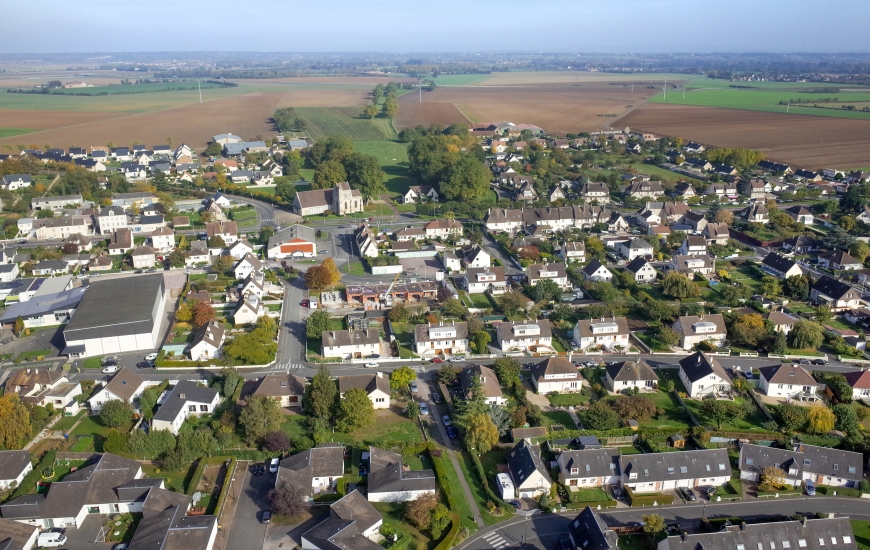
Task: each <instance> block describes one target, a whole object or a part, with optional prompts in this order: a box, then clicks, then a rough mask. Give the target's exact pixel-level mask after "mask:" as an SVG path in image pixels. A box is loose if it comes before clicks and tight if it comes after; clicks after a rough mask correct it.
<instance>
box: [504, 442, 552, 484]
mask: <svg viewBox="0 0 870 550" xmlns="http://www.w3.org/2000/svg"><path fill="white" fill-rule="evenodd" d="M508 473H510V476H511V480H512V481H513V482H514V487H515V488H516V491H517V496H518V497H519V498H538V497H539V496H541V495H542V494H546V493H549V492H550V487H551V486H552V485H553V480H552V479H551V478H550V473H549V471H548V470H547V467H546V465H545V464H544V461H543V460H541V447H540V446H538V445H532V444H531V443H530V442H529V441H528V440H525V439H524V440H522V441H520V442H519V443H517V444H516V446H514V448H513V449H512V450H511V453H510V456H509V457H508Z"/></svg>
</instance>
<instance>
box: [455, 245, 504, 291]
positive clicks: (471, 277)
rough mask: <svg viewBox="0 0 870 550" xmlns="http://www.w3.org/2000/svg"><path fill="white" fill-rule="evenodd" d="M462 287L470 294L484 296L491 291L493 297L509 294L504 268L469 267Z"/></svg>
mask: <svg viewBox="0 0 870 550" xmlns="http://www.w3.org/2000/svg"><path fill="white" fill-rule="evenodd" d="M446 256H447V255H446V253H445V257H446ZM462 285H463V286H464V287H465V288H466V289H467V290H468V293H469V294H483V293H484V292H487V291H489V292H490V293H491V294H493V295H498V294H504V293H505V292H507V280H506V279H505V276H504V268H503V267H469V268H468V269H466V270H465V276H464V277H463V279H462Z"/></svg>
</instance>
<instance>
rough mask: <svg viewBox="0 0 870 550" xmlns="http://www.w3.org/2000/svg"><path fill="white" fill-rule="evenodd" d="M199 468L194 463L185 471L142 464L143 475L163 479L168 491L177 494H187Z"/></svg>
mask: <svg viewBox="0 0 870 550" xmlns="http://www.w3.org/2000/svg"><path fill="white" fill-rule="evenodd" d="M197 466H198V463H196V462H194V463H193V464H191V465H190V467H189V468H187V469H185V470H163V469H161V468H160V467H159V466H157V465H155V464H142V475H143V477H150V478H158V477H162V478H163V479H164V480H165V485H166V488H167V489H169V490H170V491H175V492H176V493H186V492H187V489H188V485H190V482H191V481H192V480H193V474H194V472H196V467H197Z"/></svg>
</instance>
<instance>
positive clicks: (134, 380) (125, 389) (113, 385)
mask: <svg viewBox="0 0 870 550" xmlns="http://www.w3.org/2000/svg"><path fill="white" fill-rule="evenodd" d="M149 385H151V384H149V383H148V381H146V380H145V379H144V378H142V377H141V376H139V375H138V374H136V372H135V371H132V370H130V369H128V368H127V367H121V370H119V371H118V372H116V373H115V375H114V376H112V379H111V380H109V383H108V384H106V385H105V386H103V387H102V388H100V389H99V390H97V391H96V392H95V393H94V394H93V395H92V396H91V397H90V398H89V399H88V405H89V406H90V407H91V411H92V412H95V413H98V412H100V409H102V408H103V405H105V404H106V402H107V401H111V400H114V399H118V400H121V401H126V402H127V403H130V404H133V403H134V402H135V401H136V400H138V399H139V396H141V395H142V392H143V391H145V388H147V387H148V386H149Z"/></svg>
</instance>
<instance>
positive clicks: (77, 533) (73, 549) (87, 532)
mask: <svg viewBox="0 0 870 550" xmlns="http://www.w3.org/2000/svg"><path fill="white" fill-rule="evenodd" d="M107 517H108V516H105V515H101V514H89V515H87V516H85V520H84V521H83V522H82V526H81V527H80V528H79V529H75V528H72V527H69V528H67V530H66V532H65V534H66V538H67V541H66V544H64V545H63V547H64V548H67V549H68V550H94V549H95V548H96V549H105V550H109V549H110V548H112V543H109V542H95V541H96V540H97V535H99V533H100V528H101V527H102V526H103V522H104V521H105V520H106V518H107Z"/></svg>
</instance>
